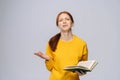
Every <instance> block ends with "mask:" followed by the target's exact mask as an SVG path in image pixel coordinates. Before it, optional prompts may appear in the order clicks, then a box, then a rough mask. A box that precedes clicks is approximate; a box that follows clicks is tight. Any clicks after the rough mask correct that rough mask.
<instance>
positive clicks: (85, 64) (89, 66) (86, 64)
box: [64, 60, 98, 72]
mask: <svg viewBox="0 0 120 80" xmlns="http://www.w3.org/2000/svg"><path fill="white" fill-rule="evenodd" d="M97 64H98V62H97V61H96V60H88V61H80V62H79V63H78V64H77V65H73V66H67V67H65V68H64V70H67V71H72V72H74V71H83V72H91V71H92V70H93V69H94V68H95V66H96V65H97Z"/></svg>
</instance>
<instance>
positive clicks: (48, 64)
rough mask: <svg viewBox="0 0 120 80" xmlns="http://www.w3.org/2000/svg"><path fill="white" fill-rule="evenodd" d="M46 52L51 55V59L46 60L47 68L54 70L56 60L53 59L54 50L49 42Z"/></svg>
mask: <svg viewBox="0 0 120 80" xmlns="http://www.w3.org/2000/svg"><path fill="white" fill-rule="evenodd" d="M46 54H47V55H48V56H49V57H50V60H45V65H46V68H47V69H48V70H49V71H52V69H53V67H54V60H53V54H52V50H51V48H50V46H49V44H47V47H46Z"/></svg>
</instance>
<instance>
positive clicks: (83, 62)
mask: <svg viewBox="0 0 120 80" xmlns="http://www.w3.org/2000/svg"><path fill="white" fill-rule="evenodd" d="M94 62H95V61H94V60H90V61H81V62H79V63H78V66H83V67H86V68H87V69H89V70H90V69H91V67H92V65H93V64H94Z"/></svg>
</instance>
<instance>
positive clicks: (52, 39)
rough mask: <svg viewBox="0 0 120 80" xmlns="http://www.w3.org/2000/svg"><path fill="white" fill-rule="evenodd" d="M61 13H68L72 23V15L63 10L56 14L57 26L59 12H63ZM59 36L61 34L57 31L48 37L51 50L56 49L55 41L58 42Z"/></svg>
mask: <svg viewBox="0 0 120 80" xmlns="http://www.w3.org/2000/svg"><path fill="white" fill-rule="evenodd" d="M63 13H65V14H68V15H69V16H70V19H71V21H72V23H74V20H73V17H72V15H71V14H70V13H69V12H67V11H63V12H60V13H59V14H58V15H57V17H56V25H57V26H58V20H59V16H60V15H61V14H63ZM60 36H61V34H60V33H58V34H56V35H54V36H53V37H51V38H50V40H49V45H50V48H51V50H52V51H55V50H56V47H57V43H58V41H59V39H60Z"/></svg>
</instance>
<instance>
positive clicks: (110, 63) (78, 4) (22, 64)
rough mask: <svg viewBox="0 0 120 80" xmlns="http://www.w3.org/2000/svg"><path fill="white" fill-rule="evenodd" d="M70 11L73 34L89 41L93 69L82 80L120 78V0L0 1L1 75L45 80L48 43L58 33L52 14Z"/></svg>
mask: <svg viewBox="0 0 120 80" xmlns="http://www.w3.org/2000/svg"><path fill="white" fill-rule="evenodd" d="M64 10H66V11H69V12H70V13H71V14H72V15H73V17H74V20H75V25H74V27H73V33H74V34H76V35H78V36H79V37H81V38H82V39H84V40H85V41H86V42H87V44H88V49H89V59H96V60H97V61H98V62H99V64H98V65H97V66H96V68H95V69H94V70H93V71H92V72H91V73H88V74H87V75H86V76H82V77H81V80H119V79H120V76H119V74H120V69H119V68H120V63H119V61H120V58H119V56H120V42H119V41H120V35H119V34H120V0H0V80H48V76H49V72H48V71H47V70H46V67H45V65H44V60H42V59H41V58H39V57H37V56H34V55H33V54H34V52H36V51H39V50H40V51H42V52H45V47H46V43H47V41H48V40H49V38H50V37H51V36H53V35H54V34H56V33H57V32H59V30H58V28H57V27H56V25H55V19H56V16H57V14H58V13H59V12H60V11H64Z"/></svg>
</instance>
